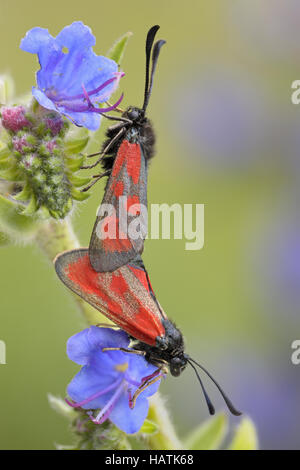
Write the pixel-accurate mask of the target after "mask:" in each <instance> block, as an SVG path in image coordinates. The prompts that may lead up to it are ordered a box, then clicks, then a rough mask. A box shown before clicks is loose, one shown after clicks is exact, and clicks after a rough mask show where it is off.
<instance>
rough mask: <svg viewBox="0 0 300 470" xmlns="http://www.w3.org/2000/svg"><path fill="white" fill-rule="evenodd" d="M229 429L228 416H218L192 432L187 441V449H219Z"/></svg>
mask: <svg viewBox="0 0 300 470" xmlns="http://www.w3.org/2000/svg"><path fill="white" fill-rule="evenodd" d="M227 429H228V422H227V416H226V415H224V414H219V415H216V416H214V417H213V418H210V419H208V420H207V421H205V422H204V423H203V424H201V426H199V427H198V428H196V429H195V430H194V431H192V433H191V434H190V436H189V437H188V438H187V439H186V441H185V449H190V450H213V449H218V448H219V447H220V446H221V444H222V442H223V440H224V438H225V435H226V433H227Z"/></svg>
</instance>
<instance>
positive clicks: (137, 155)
mask: <svg viewBox="0 0 300 470" xmlns="http://www.w3.org/2000/svg"><path fill="white" fill-rule="evenodd" d="M130 145H131V148H130V151H129V152H128V153H129V155H128V157H127V173H128V175H129V176H131V178H132V181H133V182H134V184H138V182H139V179H140V172H141V147H140V146H139V144H130Z"/></svg>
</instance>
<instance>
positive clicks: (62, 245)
mask: <svg viewBox="0 0 300 470" xmlns="http://www.w3.org/2000/svg"><path fill="white" fill-rule="evenodd" d="M35 240H36V242H37V244H38V246H39V247H40V249H41V250H42V251H43V253H44V254H45V255H46V256H47V258H48V259H49V260H50V261H53V260H54V258H55V257H56V256H57V255H58V254H59V253H61V252H63V251H66V250H72V249H75V248H79V246H80V245H79V241H78V239H77V237H76V235H75V233H74V231H73V227H72V225H71V222H70V220H69V219H65V220H63V221H55V220H50V221H48V222H45V223H44V224H41V226H40V228H39V229H38V230H37V232H36V237H35ZM74 299H75V300H76V303H77V305H78V307H79V309H80V311H81V312H82V314H83V315H84V317H85V319H86V321H87V322H88V323H89V324H92V325H95V324H97V323H100V322H101V321H103V320H102V318H101V314H100V312H98V311H97V310H95V309H94V308H93V307H91V306H90V305H89V304H88V303H87V302H85V301H84V300H83V299H81V297H79V296H78V295H74ZM103 318H104V317H103ZM104 321H105V322H106V323H108V320H107V319H106V318H105V320H104ZM148 418H149V419H150V420H152V421H154V422H155V423H156V424H157V425H158V429H159V430H158V432H157V433H156V434H153V435H150V436H149V438H148V442H149V445H150V447H151V449H153V450H155V449H157V450H163V449H166V450H171V449H182V444H181V442H180V441H179V439H178V437H177V436H176V433H175V430H174V428H173V425H172V423H171V420H170V418H169V415H168V412H167V410H166V408H165V406H164V404H163V401H162V399H161V398H160V396H159V394H158V393H157V394H156V395H155V396H154V397H153V398H152V400H151V404H150V408H149V415H148Z"/></svg>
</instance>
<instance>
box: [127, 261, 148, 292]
mask: <svg viewBox="0 0 300 470" xmlns="http://www.w3.org/2000/svg"><path fill="white" fill-rule="evenodd" d="M128 267H129V269H130V270H131V271H132V272H133V273H134V275H135V276H136V277H137V278H138V280H139V281H140V283H141V284H142V285H143V286H144V287H145V289H147V291H148V292H149V286H148V282H147V276H146V273H145V271H144V270H143V269H139V268H135V267H134V266H131V265H128Z"/></svg>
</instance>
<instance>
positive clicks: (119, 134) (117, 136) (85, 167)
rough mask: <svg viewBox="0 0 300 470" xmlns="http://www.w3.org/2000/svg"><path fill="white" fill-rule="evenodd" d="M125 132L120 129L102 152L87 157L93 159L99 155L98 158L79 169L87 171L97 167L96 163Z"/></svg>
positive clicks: (123, 129)
mask: <svg viewBox="0 0 300 470" xmlns="http://www.w3.org/2000/svg"><path fill="white" fill-rule="evenodd" d="M125 131H126V129H125V127H122V129H121V130H120V131H119V132H118V133H117V134H116V135H115V136H114V137H113V138H112V139H111V141H110V142H109V143H108V144H107V146H106V147H105V149H104V150H103V151H102V152H97V153H92V154H91V155H88V158H91V157H95V156H96V155H100V157H99V158H98V160H97V161H96V162H94V163H93V164H92V165H85V166H82V167H81V169H82V170H88V169H90V168H94V167H95V166H97V165H98V163H100V162H101V160H102V158H103V157H104V156H105V155H106V154H107V152H108V151H109V149H110V148H111V147H112V146H113V145H114V143H115V142H116V141H117V140H118V139H119V137H121V135H122V134H124V132H125Z"/></svg>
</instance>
